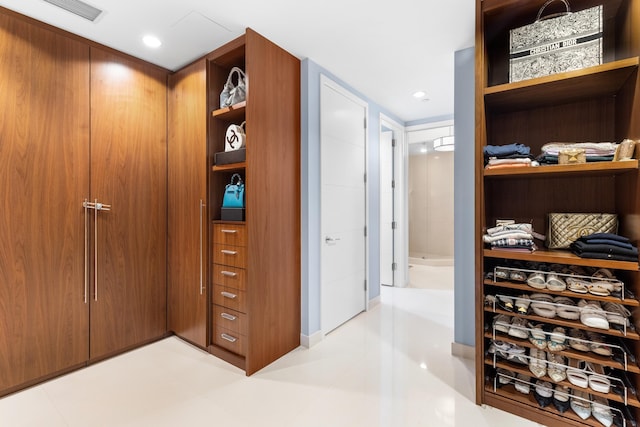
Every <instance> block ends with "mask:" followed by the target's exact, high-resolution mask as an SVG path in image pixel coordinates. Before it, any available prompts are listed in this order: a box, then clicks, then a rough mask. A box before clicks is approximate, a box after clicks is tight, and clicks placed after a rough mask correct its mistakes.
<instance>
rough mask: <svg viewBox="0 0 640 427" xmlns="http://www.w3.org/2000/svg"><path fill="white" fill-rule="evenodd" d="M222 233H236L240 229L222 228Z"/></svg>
mask: <svg viewBox="0 0 640 427" xmlns="http://www.w3.org/2000/svg"><path fill="white" fill-rule="evenodd" d="M220 231H221V232H222V233H228V234H235V233H237V232H238V230H220Z"/></svg>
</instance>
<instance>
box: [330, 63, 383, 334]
mask: <svg viewBox="0 0 640 427" xmlns="http://www.w3.org/2000/svg"><path fill="white" fill-rule="evenodd" d="M324 86H326V87H327V88H329V89H332V90H334V91H336V92H338V93H339V94H341V95H343V96H344V97H346V98H348V99H350V100H351V101H353V102H354V103H356V104H358V105H360V106H362V107H364V111H365V113H364V114H365V129H364V173H365V177H367V179H365V183H364V215H365V220H364V221H365V229H366V230H367V232H366V234H365V236H364V274H365V280H366V283H367V286H366V288H365V291H364V299H365V301H364V311H369V292H370V289H371V280H370V278H369V235H370V233H371V227H370V224H369V201H370V197H369V195H368V192H369V182H368V181H369V175H368V173H369V103H368V102H366V101H365V100H364V99H362V98H360V97H358V96H357V95H355V94H354V93H353V92H351V91H350V90H348V89H347V88H345V87H344V86H342V85H340V84H339V83H337V82H336V81H335V80H333V79H331V78H330V77H328V76H327V75H325V74H322V73H321V74H320V91H319V92H320V96H319V100H320V109H319V112H318V113H319V116H320V117H319V119H320V120H319V129H318V132H319V136H320V138H319V142H320V161H319V163H320V194H319V195H318V197H319V199H320V203H319V205H320V215H322V182H323V181H322V89H323V87H324ZM322 232H323V230H322V218H320V228H319V234H318V245H319V246H318V253H319V255H320V274H319V276H320V294H319V296H320V310H319V312H320V313H319V314H320V333H321V334H322V337H323V338H324V336H325V335H326V334H327V333H328V332H331V331H328V332H327V331H325V329H324V326H323V321H324V319H323V318H322V293H323V285H322V283H323V282H322V245H323V244H324V239H323V236H322Z"/></svg>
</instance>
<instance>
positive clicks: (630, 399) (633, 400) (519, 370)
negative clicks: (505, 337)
mask: <svg viewBox="0 0 640 427" xmlns="http://www.w3.org/2000/svg"><path fill="white" fill-rule="evenodd" d="M484 363H485V365H488V366H494V365H493V358H492V357H485V359H484ZM495 367H496V368H502V369H507V370H509V371H512V372H515V373H516V374H524V375H527V376H529V377H531V379H532V380H534V379H536V377H535V376H534V375H533V374H532V373H531V371H530V370H529V368H528V367H527V366H526V365H520V364H517V363H512V362H508V361H505V360H504V359H500V358H496V364H495ZM538 380H541V381H547V382H549V383H551V384H558V385H563V386H567V387H569V388H570V389H572V390H582V391H587V392H588V393H589V394H591V395H593V396H600V397H604V398H605V399H608V400H611V401H613V402H619V403H625V402H624V397H622V396H620V395H619V394H617V393H615V392H613V391H611V392H609V393H602V392H599V391H595V390H593V389H592V388H586V389H585V388H581V387H578V386H575V385H573V384H571V382H569V381H568V380H563V381H560V382H557V383H556V382H554V381H553V380H552V379H551V378H549V377H548V376H546V375H545V376H543V377H541V378H538ZM612 385H613V382H612ZM629 394H631V393H629ZM627 404H628V405H631V406H635V407H636V408H640V401H638V398H637V397H636V396H633V395H629V396H627Z"/></svg>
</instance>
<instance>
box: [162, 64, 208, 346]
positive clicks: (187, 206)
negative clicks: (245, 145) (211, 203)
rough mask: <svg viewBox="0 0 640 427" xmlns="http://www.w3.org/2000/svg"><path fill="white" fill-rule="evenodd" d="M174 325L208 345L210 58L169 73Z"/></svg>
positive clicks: (170, 311)
mask: <svg viewBox="0 0 640 427" xmlns="http://www.w3.org/2000/svg"><path fill="white" fill-rule="evenodd" d="M169 87H170V93H169V179H168V185H169V209H168V211H169V218H168V221H169V233H168V234H169V241H168V254H169V255H168V256H169V260H168V262H169V268H168V271H169V272H168V274H169V277H168V281H169V283H168V286H169V306H168V324H169V329H170V330H172V331H173V332H175V333H176V334H177V335H179V336H180V337H183V338H185V339H187V340H189V341H191V342H192V343H194V344H197V345H199V346H202V347H205V346H206V345H207V295H206V289H207V286H206V278H207V273H206V271H207V269H206V265H207V261H206V260H207V252H206V249H205V248H206V246H207V235H208V234H207V232H206V225H207V221H206V218H207V213H206V206H205V203H206V196H207V182H206V179H207V168H206V167H207V116H206V114H207V104H206V102H207V94H206V63H205V61H204V60H201V61H198V62H196V63H194V64H192V65H191V66H189V67H187V68H185V69H183V70H181V71H179V72H178V73H176V74H174V75H172V76H171V77H170V79H169Z"/></svg>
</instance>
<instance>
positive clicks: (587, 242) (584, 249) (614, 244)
mask: <svg viewBox="0 0 640 427" xmlns="http://www.w3.org/2000/svg"><path fill="white" fill-rule="evenodd" d="M570 247H571V250H572V251H573V253H575V254H576V255H578V256H579V257H581V258H593V259H610V260H615V261H630V262H637V261H638V248H637V247H635V246H633V245H632V244H631V243H630V242H629V239H628V238H626V237H624V236H619V235H617V234H612V233H594V234H590V235H588V236H583V237H580V238H579V239H578V240H576V241H575V242H573V243H572V244H571V246H570Z"/></svg>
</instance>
